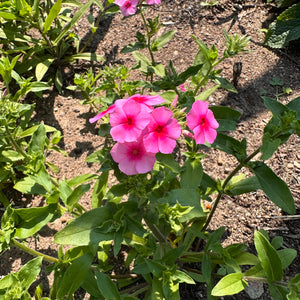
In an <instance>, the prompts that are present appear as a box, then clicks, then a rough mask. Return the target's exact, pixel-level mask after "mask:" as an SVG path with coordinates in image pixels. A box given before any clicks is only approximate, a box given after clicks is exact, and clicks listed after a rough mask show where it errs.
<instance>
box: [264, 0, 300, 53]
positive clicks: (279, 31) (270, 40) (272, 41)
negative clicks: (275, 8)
mask: <svg viewBox="0 0 300 300" xmlns="http://www.w3.org/2000/svg"><path fill="white" fill-rule="evenodd" d="M299 29H300V3H296V4H294V5H292V6H290V7H289V8H287V9H286V10H285V11H284V12H282V13H281V14H280V15H279V16H278V17H277V18H276V20H275V21H274V22H273V23H271V25H270V26H269V28H268V29H267V30H265V32H266V36H265V44H266V45H267V46H269V47H271V48H284V47H287V46H288V45H289V43H290V42H291V41H294V40H297V39H299V38H300V33H299V32H300V30H299Z"/></svg>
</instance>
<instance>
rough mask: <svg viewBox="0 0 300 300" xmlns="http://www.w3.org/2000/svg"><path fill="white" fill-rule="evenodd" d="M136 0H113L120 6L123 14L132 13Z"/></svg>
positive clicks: (134, 11)
mask: <svg viewBox="0 0 300 300" xmlns="http://www.w3.org/2000/svg"><path fill="white" fill-rule="evenodd" d="M138 2H139V1H138V0H115V4H117V5H118V6H120V10H121V13H122V15H123V16H125V17H127V16H129V15H134V14H135V13H136V10H137V5H138Z"/></svg>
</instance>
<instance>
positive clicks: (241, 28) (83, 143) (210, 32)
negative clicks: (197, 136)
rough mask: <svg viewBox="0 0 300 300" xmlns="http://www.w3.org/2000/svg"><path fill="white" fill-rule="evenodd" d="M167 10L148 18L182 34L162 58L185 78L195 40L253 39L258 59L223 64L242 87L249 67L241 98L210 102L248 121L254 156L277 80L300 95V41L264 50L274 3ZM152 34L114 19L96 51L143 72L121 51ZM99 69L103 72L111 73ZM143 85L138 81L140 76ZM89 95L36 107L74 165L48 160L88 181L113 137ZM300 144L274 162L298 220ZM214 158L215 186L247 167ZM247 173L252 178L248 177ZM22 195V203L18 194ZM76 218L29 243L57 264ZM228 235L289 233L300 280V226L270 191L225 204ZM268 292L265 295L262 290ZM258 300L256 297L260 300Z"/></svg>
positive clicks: (221, 215) (9, 266) (15, 260)
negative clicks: (61, 236) (103, 129)
mask: <svg viewBox="0 0 300 300" xmlns="http://www.w3.org/2000/svg"><path fill="white" fill-rule="evenodd" d="M162 2H163V3H162V5H161V6H159V7H155V8H151V9H149V10H148V11H147V13H146V16H147V17H153V16H156V15H157V14H160V15H161V20H162V22H163V24H164V26H163V27H162V28H161V29H160V30H161V33H163V32H165V31H167V30H176V34H175V36H174V38H173V39H172V40H171V42H169V43H168V44H167V45H166V46H165V47H164V48H163V49H162V50H161V51H160V52H158V53H157V56H156V58H157V60H158V61H160V62H161V63H163V64H165V65H166V64H168V61H169V60H170V59H172V61H173V64H174V66H175V68H176V70H177V71H178V72H182V71H184V70H185V69H186V68H187V67H188V66H190V65H191V64H192V61H193V58H194V56H195V54H196V53H197V51H198V46H197V44H196V43H195V41H194V40H193V38H192V35H194V36H196V37H197V38H198V39H200V40H202V41H203V42H205V43H207V44H208V45H209V46H211V45H212V44H215V45H216V48H217V49H218V50H219V51H220V53H222V51H223V50H224V44H225V39H224V35H223V30H226V32H228V34H247V35H249V36H250V37H251V40H250V44H249V47H248V49H249V52H247V53H245V54H243V55H239V56H237V57H234V58H232V59H227V60H225V61H224V62H223V63H222V66H221V67H222V68H223V72H222V75H223V76H224V77H226V78H227V79H228V80H230V81H233V66H234V64H236V63H241V65H242V71H241V74H240V76H238V78H237V80H236V87H237V89H238V93H237V94H233V93H229V92H227V91H225V90H218V91H217V92H216V93H214V94H213V95H212V96H211V97H210V98H209V102H210V105H226V106H229V107H232V108H234V109H237V110H239V111H240V112H242V113H243V115H242V117H241V119H240V122H239V123H238V126H237V130H236V132H234V133H233V136H234V137H235V138H237V139H239V140H241V139H242V138H244V137H246V138H247V141H248V150H249V153H250V152H251V151H253V150H254V149H256V148H257V147H258V146H259V145H260V141H261V138H262V135H263V128H264V126H265V125H266V124H267V122H268V121H269V119H270V117H271V115H270V112H268V111H267V110H266V109H265V107H264V105H263V100H262V98H261V97H260V95H261V91H262V89H264V90H265V91H267V92H268V94H269V95H270V96H273V97H274V96H275V94H276V93H278V92H279V87H275V86H272V85H270V81H271V80H272V79H273V78H274V77H275V76H276V77H278V78H280V79H281V80H282V81H283V82H284V86H285V87H290V88H291V89H292V93H291V94H289V95H283V96H281V97H280V99H279V101H280V102H282V103H284V104H286V103H288V102H289V101H291V100H292V99H294V98H296V97H299V96H300V51H299V43H297V42H294V43H292V44H291V45H290V47H289V48H287V49H283V50H271V49H268V48H267V47H265V46H264V45H263V40H264V34H263V32H262V31H260V29H262V28H266V27H267V26H268V24H269V23H270V21H271V20H272V19H274V17H275V16H276V14H278V9H276V8H275V7H274V5H273V4H265V3H263V2H261V1H227V0H221V1H219V4H218V5H216V6H212V7H209V6H208V7H204V6H201V5H200V2H201V1H200V0H172V1H171V0H169V1H162ZM91 13H93V14H94V16H97V14H98V10H97V8H96V7H93V9H92V11H91ZM76 30H77V33H78V34H79V35H80V36H81V37H82V38H83V39H86V38H88V36H89V34H90V31H89V24H88V22H87V20H86V19H82V20H81V21H80V22H79V24H78V25H77V26H76ZM137 30H139V31H143V30H144V28H143V24H142V22H141V19H140V17H139V16H133V17H130V18H126V19H123V18H122V16H121V14H116V15H114V16H110V17H106V18H105V19H103V20H102V21H101V22H100V26H99V29H98V30H97V32H96V35H95V36H94V38H93V40H92V43H91V45H90V49H88V50H90V51H92V52H95V53H97V54H100V55H103V56H104V57H105V58H106V61H105V64H106V65H114V64H117V63H120V64H124V65H126V66H133V64H134V63H135V61H134V59H133V57H132V55H131V54H120V50H121V49H122V48H123V47H124V46H125V45H127V44H128V43H130V42H134V35H135V33H136V31H137ZM89 67H90V65H89V64H87V63H85V62H79V63H78V64H76V65H73V66H72V67H70V68H69V69H68V70H65V76H64V84H65V85H72V84H73V76H74V74H75V73H83V72H85V71H87V70H88V68H89ZM101 67H102V65H101V64H98V63H94V64H93V68H94V70H95V71H97V68H101ZM132 76H133V77H132V78H133V79H134V78H136V76H138V75H137V73H135V72H134V73H133V75H132ZM81 101H82V97H81V96H80V94H79V93H73V92H70V91H67V90H66V91H64V93H62V94H60V95H59V94H58V93H57V91H56V90H52V91H50V92H49V93H46V94H45V95H44V96H43V99H36V115H35V117H34V120H35V121H38V122H41V121H43V122H44V123H45V124H48V125H51V126H54V127H56V128H57V129H59V130H61V132H62V135H63V136H64V138H63V141H62V143H61V144H60V146H61V147H62V148H63V149H64V150H65V151H66V152H67V153H68V157H65V156H63V155H61V154H59V153H51V154H50V155H49V156H48V160H49V161H51V162H52V163H54V164H56V165H57V166H59V168H60V173H59V174H58V175H56V176H58V177H59V178H68V179H71V178H73V177H75V176H77V175H80V174H85V173H95V172H97V170H98V169H99V165H97V164H87V163H86V162H85V158H86V157H87V156H88V155H89V154H91V153H93V152H94V151H96V150H98V149H101V147H102V146H103V144H104V140H103V138H101V137H100V136H99V135H98V129H99V124H100V122H98V123H94V124H90V123H89V122H88V120H89V118H91V117H92V116H94V115H95V112H93V111H91V110H90V107H89V106H87V105H82V104H81ZM299 145H300V139H299V137H297V136H292V137H291V138H290V139H289V140H288V142H287V143H286V144H285V145H283V146H281V147H280V148H279V150H278V151H277V152H276V153H275V155H274V156H273V158H272V159H270V160H267V161H266V163H267V165H269V166H270V167H271V168H272V169H273V170H274V171H275V173H276V174H277V175H278V176H279V177H281V178H282V179H283V180H284V181H285V182H286V183H287V184H288V186H289V188H290V190H291V192H292V194H293V196H294V199H295V202H296V206H297V214H298V215H299V214H300V151H299V149H300V147H299ZM203 152H205V153H207V154H208V155H207V157H206V158H205V159H204V160H203V167H204V171H205V172H207V173H208V174H209V175H210V176H212V177H214V178H224V177H226V174H228V173H229V172H230V171H231V170H233V168H234V167H235V166H236V165H237V161H236V159H235V158H233V157H231V156H229V155H226V154H224V153H223V152H220V151H218V150H214V149H208V148H204V147H203ZM242 171H245V170H242ZM16 195H17V196H16ZM90 196H91V193H87V194H86V195H85V196H84V197H83V198H82V200H81V204H82V205H83V206H85V207H86V208H90V207H91V200H90V199H91V198H90ZM12 198H13V199H12V200H13V201H14V207H29V206H38V205H40V203H41V199H39V198H34V199H32V200H31V201H28V200H27V199H26V198H25V197H24V196H23V195H19V194H14V195H13V196H12ZM69 219H70V216H68V215H64V216H63V217H62V218H60V219H58V220H56V221H55V222H53V223H50V224H49V225H48V226H46V227H45V228H44V229H43V230H42V231H41V232H40V233H39V234H38V238H32V239H28V240H27V244H28V245H29V246H31V247H33V248H34V249H36V250H38V251H41V252H43V253H45V254H50V255H54V256H56V251H57V249H58V246H57V245H56V244H54V242H53V235H54V234H55V232H57V231H59V230H60V229H61V228H63V227H64V226H65V225H66V222H67V221H68V220H69ZM220 226H225V227H226V236H225V237H224V241H223V244H224V245H228V244H231V243H245V244H247V245H248V246H249V247H250V249H254V246H253V233H254V231H255V230H259V229H261V228H263V229H266V230H267V231H268V232H269V235H270V236H271V237H274V236H276V235H281V236H282V237H283V240H284V247H288V248H294V249H296V250H297V251H298V257H297V258H296V260H295V261H294V262H293V264H292V265H291V266H290V267H289V269H288V270H287V272H286V276H287V277H291V276H293V275H295V274H296V273H299V272H300V256H299V251H300V229H299V228H300V219H299V218H298V219H297V218H295V219H289V218H287V217H286V216H285V215H284V214H283V212H282V211H281V210H280V209H278V208H277V207H276V206H275V205H274V204H273V203H272V202H271V201H269V200H268V198H267V197H266V196H265V195H264V193H263V192H262V191H257V192H253V193H250V194H247V195H242V196H237V197H233V198H230V197H228V196H225V197H223V199H222V201H221V202H220V205H219V207H218V210H217V212H216V214H215V216H214V218H213V220H212V223H211V225H210V227H209V230H214V229H217V228H218V227H220ZM31 258H32V257H30V255H28V254H26V253H24V252H21V251H20V250H18V249H15V248H11V249H10V250H8V251H6V252H5V253H4V254H3V255H2V256H1V260H0V275H6V274H8V273H9V272H15V271H18V270H19V269H20V267H21V266H22V265H23V264H24V263H26V262H27V261H28V260H30V259H31ZM39 281H40V282H42V283H43V286H44V293H45V295H47V291H48V288H49V285H51V281H52V277H51V276H50V277H49V276H47V274H46V272H42V275H41V278H40V280H39ZM265 290H266V289H264V287H263V286H258V287H257V286H256V287H254V288H251V289H250V291H249V292H248V293H246V292H243V293H241V294H238V295H234V296H228V297H224V299H251V298H250V296H249V295H251V292H253V291H256V292H257V293H256V294H255V295H254V296H252V297H256V299H271V298H270V296H269V294H268V292H266V291H265ZM259 291H261V292H259ZM181 297H182V299H191V300H192V299H206V295H205V287H204V286H203V285H201V284H199V285H196V286H187V285H182V286H181ZM75 299H88V296H87V295H84V293H83V292H82V291H79V292H78V293H76V295H75ZM252 299H255V298H252Z"/></svg>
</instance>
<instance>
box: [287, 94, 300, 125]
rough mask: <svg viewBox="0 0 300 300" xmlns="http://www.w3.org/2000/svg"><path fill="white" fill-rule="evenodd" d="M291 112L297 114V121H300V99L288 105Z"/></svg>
mask: <svg viewBox="0 0 300 300" xmlns="http://www.w3.org/2000/svg"><path fill="white" fill-rule="evenodd" d="M286 106H287V107H288V108H289V109H290V110H293V111H295V112H296V113H297V117H296V120H300V97H297V98H295V99H293V100H292V101H291V102H289V103H288V104H287V105H286Z"/></svg>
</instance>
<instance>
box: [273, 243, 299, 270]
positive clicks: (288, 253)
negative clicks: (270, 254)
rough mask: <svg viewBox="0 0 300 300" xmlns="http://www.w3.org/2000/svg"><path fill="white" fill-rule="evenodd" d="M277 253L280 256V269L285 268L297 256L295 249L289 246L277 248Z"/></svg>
mask: <svg viewBox="0 0 300 300" xmlns="http://www.w3.org/2000/svg"><path fill="white" fill-rule="evenodd" d="M277 254H278V256H279V258H280V261H281V265H282V269H286V268H287V267H288V266H289V265H290V264H291V263H292V262H293V260H294V259H295V258H296V257H297V251H296V250H295V249H289V248H287V249H281V250H278V251H277Z"/></svg>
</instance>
